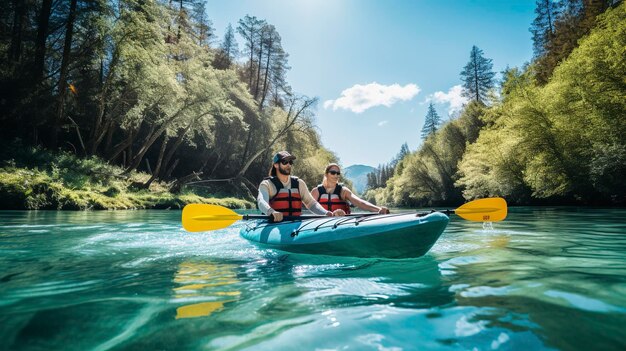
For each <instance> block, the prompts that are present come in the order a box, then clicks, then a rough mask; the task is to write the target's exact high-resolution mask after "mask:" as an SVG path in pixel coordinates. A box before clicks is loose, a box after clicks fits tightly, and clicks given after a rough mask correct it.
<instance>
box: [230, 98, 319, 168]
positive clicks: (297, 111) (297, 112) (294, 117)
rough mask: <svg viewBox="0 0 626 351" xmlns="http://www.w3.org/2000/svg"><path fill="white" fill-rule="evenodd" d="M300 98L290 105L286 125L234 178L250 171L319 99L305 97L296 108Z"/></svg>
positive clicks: (292, 101)
mask: <svg viewBox="0 0 626 351" xmlns="http://www.w3.org/2000/svg"><path fill="white" fill-rule="evenodd" d="M298 101H299V98H292V100H291V105H290V106H289V111H288V113H287V120H286V121H285V125H284V126H283V128H282V129H281V130H279V131H278V132H277V133H276V135H275V136H274V138H273V139H272V140H271V141H270V142H269V144H267V145H266V146H265V147H263V148H261V149H260V150H259V151H257V152H256V153H255V154H253V155H252V156H251V157H250V158H248V160H247V161H246V162H245V163H244V164H243V167H242V168H241V169H240V170H239V172H238V173H237V175H236V176H235V177H233V178H243V176H244V174H245V173H246V172H247V171H248V168H250V166H251V165H252V163H253V162H254V161H255V160H256V159H257V158H258V157H259V156H261V155H262V154H263V153H264V152H267V151H268V150H269V149H270V148H271V147H272V146H273V145H274V144H275V143H276V142H277V141H278V139H280V138H281V137H283V136H284V134H285V133H286V132H287V131H289V130H290V129H291V127H293V125H294V124H295V123H296V122H297V121H298V119H299V118H300V117H301V115H302V113H303V112H304V111H306V110H307V109H308V108H309V107H311V106H312V105H313V104H315V102H316V101H317V99H305V100H304V101H303V102H302V105H301V106H300V107H297V108H296V104H297V103H298Z"/></svg>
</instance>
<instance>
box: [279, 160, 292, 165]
mask: <svg viewBox="0 0 626 351" xmlns="http://www.w3.org/2000/svg"><path fill="white" fill-rule="evenodd" d="M280 163H281V164H283V165H286V164H290V165H293V161H292V160H289V161H285V160H282V161H280Z"/></svg>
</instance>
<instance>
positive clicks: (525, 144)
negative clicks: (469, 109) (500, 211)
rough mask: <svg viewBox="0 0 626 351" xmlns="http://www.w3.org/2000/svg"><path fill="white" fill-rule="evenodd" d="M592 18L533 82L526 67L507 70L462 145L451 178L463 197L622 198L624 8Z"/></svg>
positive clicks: (625, 80)
mask: <svg viewBox="0 0 626 351" xmlns="http://www.w3.org/2000/svg"><path fill="white" fill-rule="evenodd" d="M625 6H626V5H624V4H622V5H620V6H619V7H617V8H615V9H610V10H608V11H607V13H606V14H605V15H603V16H600V17H599V18H598V26H597V28H596V29H595V30H593V31H592V32H591V34H590V35H589V36H587V37H585V38H584V39H583V40H581V41H580V43H579V47H578V48H576V49H575V50H574V51H572V53H571V55H570V56H569V58H568V59H567V60H565V61H564V62H563V63H562V64H561V65H560V66H559V67H558V68H557V69H556V70H555V71H554V75H553V77H552V79H551V80H550V82H549V83H548V84H547V85H545V86H543V87H539V86H537V85H536V84H535V82H534V79H533V78H532V71H531V70H529V71H527V72H525V73H523V74H518V73H516V74H510V75H507V81H506V82H505V83H504V85H503V87H504V90H505V94H503V96H504V98H503V101H502V103H501V104H500V105H499V106H494V107H493V108H492V110H491V112H490V114H489V117H488V118H489V120H490V124H489V127H488V128H487V129H486V130H484V131H483V132H481V134H480V137H479V138H478V140H477V141H476V143H475V144H474V145H471V146H470V147H469V148H468V151H467V153H466V154H465V155H464V157H463V161H462V162H461V165H460V172H459V174H460V176H461V177H460V179H459V181H458V182H457V185H458V186H461V187H463V188H464V196H465V197H466V198H475V197H481V196H486V195H503V196H508V197H510V199H511V200H513V201H516V202H527V201H529V198H530V196H532V197H535V198H564V199H571V200H576V201H581V202H584V203H607V202H612V203H623V202H624V201H625V200H626V198H625V192H624V186H623V181H621V179H622V178H623V174H624V149H625V147H624V145H626V122H625V120H624V118H623V115H624V112H625V111H626V99H625V98H624V97H625V96H626V73H624V72H626V59H624V58H625V57H626V49H625V48H626V11H625Z"/></svg>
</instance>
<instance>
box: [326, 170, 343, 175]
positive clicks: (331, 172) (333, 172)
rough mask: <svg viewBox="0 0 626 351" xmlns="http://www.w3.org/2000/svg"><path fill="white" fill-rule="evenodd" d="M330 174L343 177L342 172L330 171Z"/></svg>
mask: <svg viewBox="0 0 626 351" xmlns="http://www.w3.org/2000/svg"><path fill="white" fill-rule="evenodd" d="M328 173H330V174H332V175H341V172H339V171H328Z"/></svg>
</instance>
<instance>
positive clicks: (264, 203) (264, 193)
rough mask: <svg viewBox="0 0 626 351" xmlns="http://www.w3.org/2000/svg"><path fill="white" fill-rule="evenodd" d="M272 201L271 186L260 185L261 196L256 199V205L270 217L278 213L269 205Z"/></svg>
mask: <svg viewBox="0 0 626 351" xmlns="http://www.w3.org/2000/svg"><path fill="white" fill-rule="evenodd" d="M269 201H270V190H269V186H268V185H267V184H265V183H264V182H263V183H261V185H259V195H258V196H257V198H256V204H257V206H258V207H259V210H260V211H261V212H263V213H264V214H266V215H270V214H272V213H273V212H276V211H275V210H274V209H273V208H272V207H270V204H269Z"/></svg>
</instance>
